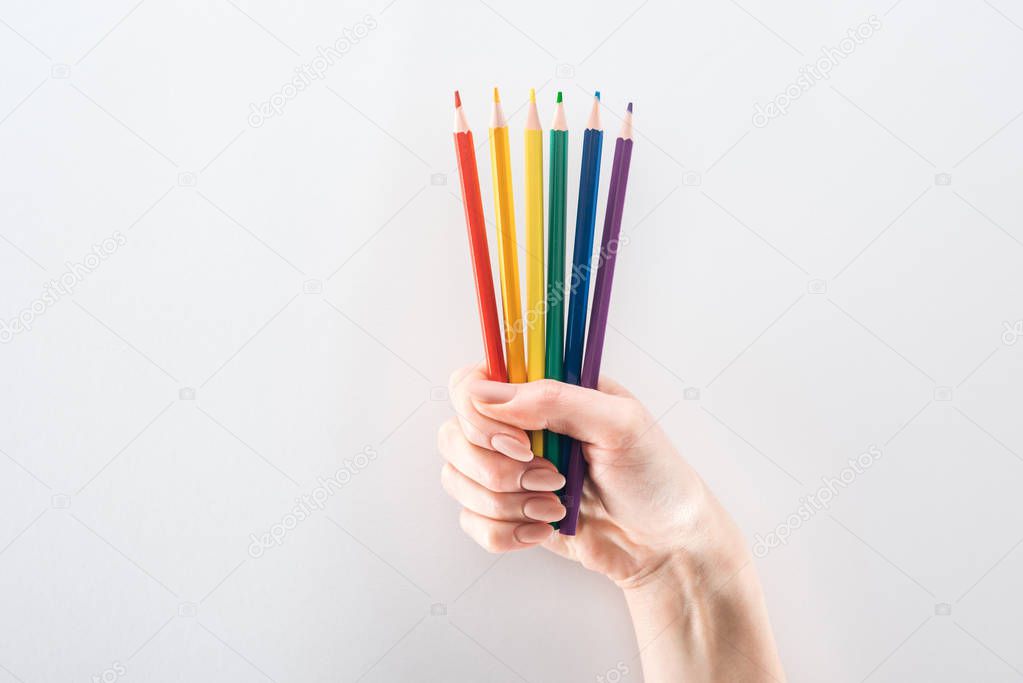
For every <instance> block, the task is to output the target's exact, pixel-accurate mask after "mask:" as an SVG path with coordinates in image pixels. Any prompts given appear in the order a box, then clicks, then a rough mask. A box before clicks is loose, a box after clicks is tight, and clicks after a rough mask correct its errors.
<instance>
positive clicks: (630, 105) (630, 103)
mask: <svg viewBox="0 0 1023 683" xmlns="http://www.w3.org/2000/svg"><path fill="white" fill-rule="evenodd" d="M625 110H626V111H628V112H629V113H630V114H631V113H632V102H629V106H628V107H626V108H625Z"/></svg>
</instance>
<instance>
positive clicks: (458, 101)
mask: <svg viewBox="0 0 1023 683" xmlns="http://www.w3.org/2000/svg"><path fill="white" fill-rule="evenodd" d="M461 106H462V98H461V97H459V96H458V91H457V90H456V91H455V109H458V108H459V107H461Z"/></svg>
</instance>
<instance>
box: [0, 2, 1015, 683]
mask: <svg viewBox="0 0 1023 683" xmlns="http://www.w3.org/2000/svg"><path fill="white" fill-rule="evenodd" d="M86 5H88V8H86ZM587 7H590V9H589V10H588V11H585V12H582V11H580V9H579V8H578V7H570V6H567V5H566V6H562V4H561V3H533V2H523V3H514V4H513V5H511V4H501V5H498V4H496V3H489V4H488V3H483V2H462V3H453V2H452V3H417V2H413V1H412V0H395V1H394V2H387V1H386V0H385V2H367V3H366V4H358V3H329V2H311V1H310V2H292V3H273V2H250V1H247V0H236V1H233V2H232V1H231V0H211V1H209V2H178V3H169V2H163V1H160V0H143V1H142V2H135V1H133V0H126V1H124V2H112V1H107V2H101V3H66V2H63V3H62V2H31V3H29V2H10V1H7V2H3V3H0V82H2V83H3V87H2V89H0V159H2V162H0V283H2V287H0V317H2V319H3V320H4V321H8V322H9V321H10V320H11V319H12V318H14V317H16V316H17V315H19V312H21V311H22V310H23V309H25V308H26V307H28V306H31V304H32V302H33V301H34V300H36V299H38V298H39V297H40V296H41V293H42V291H43V283H44V282H45V281H47V280H49V279H51V278H59V277H60V276H61V275H62V273H64V272H65V270H66V265H65V264H66V263H68V262H73V263H77V262H80V261H82V259H83V258H84V257H85V255H86V254H88V253H89V252H90V250H91V249H92V245H93V244H97V243H100V242H101V241H102V240H103V239H104V238H107V237H109V236H111V235H112V234H114V233H115V232H116V231H120V232H121V234H123V235H124V236H125V238H126V243H125V244H124V246H121V247H120V248H118V249H117V250H116V252H114V253H113V254H112V255H110V256H109V257H108V258H106V259H105V260H103V261H102V263H101V265H99V266H98V267H97V268H96V269H95V270H94V271H93V272H91V273H89V274H87V275H85V276H84V277H83V278H82V281H81V282H80V283H78V284H77V286H76V287H75V289H74V293H73V294H72V295H69V296H63V297H60V298H59V299H58V300H57V301H56V302H55V303H53V304H52V305H50V306H49V307H48V308H46V310H45V312H44V313H42V314H41V315H38V316H37V317H36V319H35V321H34V325H33V328H32V329H31V330H30V331H25V332H23V333H20V334H16V335H14V337H13V339H10V340H9V342H8V343H6V344H4V345H3V346H0V377H3V378H4V383H3V386H4V389H5V390H4V393H3V403H2V410H0V415H2V418H0V419H2V423H0V427H2V429H0V449H2V450H0V456H2V457H0V681H2V683H9V682H11V681H24V682H26V683H27V682H32V681H72V680H82V681H86V680H93V677H103V675H104V672H106V680H113V679H118V680H121V679H123V680H132V681H197V680H210V681H213V680H216V681H260V680H267V679H269V680H274V681H281V682H283V681H354V680H362V681H395V680H424V681H426V680H428V681H455V680H457V681H519V680H527V681H536V682H538V681H590V680H598V678H597V677H598V676H604V677H605V679H606V680H612V681H614V680H617V674H614V673H609V672H610V671H611V670H615V671H618V672H620V671H622V670H623V669H627V670H628V674H627V675H625V676H623V677H621V679H622V680H632V681H638V680H640V679H641V674H640V672H639V664H638V660H637V659H636V655H637V652H638V650H639V647H640V646H641V645H643V644H637V643H636V642H635V641H634V638H633V636H632V633H631V629H630V627H629V624H628V621H627V614H626V612H625V609H624V605H623V602H622V600H621V598H620V596H619V594H618V593H617V591H616V590H615V589H614V588H613V587H612V586H611V585H610V584H609V583H607V582H606V581H604V580H603V579H601V578H600V577H597V576H595V575H591V574H588V573H587V572H585V571H584V570H582V569H580V568H578V567H576V566H572V565H569V564H568V563H566V562H563V561H561V560H559V559H557V558H555V557H553V556H551V555H549V554H547V553H545V552H542V551H536V552H529V553H523V554H516V555H511V556H507V557H500V558H498V557H494V556H491V555H488V554H486V553H484V552H483V551H481V550H479V549H478V548H476V547H475V546H474V545H473V544H472V543H471V542H470V541H469V540H468V539H466V538H464V537H463V536H462V534H461V532H460V531H459V529H458V526H457V521H456V506H455V505H454V504H453V503H452V502H451V501H449V500H447V499H446V498H445V496H444V495H443V493H442V492H441V490H440V487H439V484H438V476H437V475H438V472H439V467H440V462H439V458H438V457H437V454H436V448H435V441H434V434H435V430H436V427H437V426H438V424H439V423H440V422H441V421H442V420H443V419H445V417H446V416H447V415H448V414H449V412H450V409H449V406H448V404H447V401H446V394H445V385H446V380H447V376H448V374H449V372H450V371H451V370H452V369H454V368H456V367H460V366H462V365H464V364H466V363H468V362H472V361H474V360H476V359H478V358H479V357H480V353H481V345H480V342H479V339H478V334H479V332H478V324H477V321H476V317H475V304H474V300H473V294H472V289H471V278H470V271H469V266H468V259H467V248H466V245H465V237H464V232H465V228H464V223H463V219H462V213H461V205H460V201H459V199H458V189H457V176H456V174H455V171H454V163H455V161H454V155H453V152H452V148H451V147H452V144H451V138H450V126H451V118H452V115H451V103H450V97H451V94H450V92H451V90H452V89H453V88H455V87H459V88H461V89H462V92H463V96H464V99H465V104H466V109H467V112H468V114H469V116H470V119H471V122H472V124H473V126H474V127H475V130H476V134H477V141H478V142H481V143H482V142H485V126H486V122H487V116H488V108H489V104H488V98H489V88H490V87H491V86H492V85H493V84H495V83H496V84H499V85H500V86H501V87H502V88H503V92H504V93H505V101H506V105H507V109H508V112H509V114H512V113H514V116H513V117H512V126H513V138H515V137H517V133H516V129H517V128H520V127H521V124H522V121H523V109H522V104H523V103H524V102H525V99H526V93H527V89H528V88H529V87H530V86H534V87H536V88H537V89H538V92H539V99H540V102H541V105H540V112H541V117H542V119H543V120H544V122H545V123H546V122H547V121H549V119H550V116H551V114H552V106H551V102H552V100H553V97H554V93H555V91H556V90H558V89H562V90H564V92H565V94H566V99H567V110H568V114H569V119H570V122H571V125H572V126H573V138H572V141H573V144H572V147H571V159H572V163H571V166H572V167H573V169H574V170H573V175H572V178H571V179H570V192H574V189H575V186H576V175H577V168H576V167H577V165H578V155H579V147H578V141H579V136H578V130H579V129H580V127H581V125H582V124H583V122H584V119H585V115H586V109H587V104H588V102H587V98H588V97H589V93H591V92H592V90H593V89H595V88H600V89H601V90H603V92H604V95H605V98H604V102H605V105H606V108H605V110H604V117H605V121H606V122H607V127H608V128H609V129H610V130H611V131H612V133H613V132H614V131H615V130H616V129H617V125H618V119H617V116H618V115H620V113H621V111H622V110H623V108H624V105H625V103H626V102H627V101H629V100H633V101H635V102H636V125H637V128H638V134H637V141H636V147H635V153H634V157H633V169H632V182H631V186H630V192H629V197H628V202H627V204H626V217H625V228H624V232H625V235H626V236H627V238H628V239H629V243H628V246H627V248H623V249H622V251H621V253H620V258H619V271H618V277H617V282H616V291H615V297H614V305H613V309H612V313H611V325H612V330H613V331H612V332H610V333H609V336H608V344H607V352H606V356H605V358H606V361H605V370H606V372H607V373H608V374H610V375H613V376H615V377H616V378H618V379H620V380H621V381H623V382H625V383H626V384H627V385H628V386H630V387H631V388H632V389H633V390H634V391H635V392H636V393H637V394H638V395H639V396H640V397H641V398H642V399H643V400H644V402H646V404H647V405H648V406H649V407H650V409H651V411H652V412H653V413H654V414H655V415H657V416H659V418H660V421H661V423H662V425H663V426H664V428H665V429H666V430H667V431H668V433H669V434H670V435H671V436H672V437H673V438H674V439H675V440H676V442H677V443H678V444H679V446H680V449H681V450H682V451H683V453H684V455H685V456H686V457H687V458H688V459H689V460H690V461H691V462H692V463H693V464H694V465H695V466H696V468H697V469H698V470H699V471H700V472H701V473H702V475H703V476H704V477H705V478H706V479H707V481H708V482H709V484H710V486H711V487H712V488H713V489H714V490H715V491H716V493H717V494H718V496H719V497H720V498H721V499H722V500H723V501H724V503H725V504H726V506H727V507H728V508H729V509H730V510H731V511H732V512H733V514H734V515H735V517H736V519H737V520H738V522H739V523H740V525H741V526H742V528H743V530H744V531H745V532H746V534H747V535H748V537H749V538H750V539H751V542H752V539H753V538H754V537H755V536H756V535H757V534H768V533H769V532H771V531H772V530H773V529H775V528H776V527H777V526H778V525H779V524H782V523H785V521H786V519H787V517H788V516H789V515H790V513H793V512H794V511H796V510H797V508H798V507H799V505H800V501H801V498H802V497H804V496H806V495H809V494H811V493H813V492H814V491H816V490H817V489H819V488H820V487H821V486H822V481H821V478H822V477H833V476H836V475H837V474H838V473H839V472H840V470H841V469H842V467H843V466H845V464H846V461H847V459H848V458H851V457H855V456H857V455H858V454H860V453H863V452H865V451H866V450H867V449H868V448H869V447H870V446H871V445H874V446H877V447H879V448H880V449H881V451H882V453H883V455H882V457H881V458H880V459H879V460H878V461H877V462H875V463H874V464H873V465H872V466H871V467H870V468H869V469H868V470H867V471H865V472H864V473H862V474H861V475H859V476H858V477H857V478H856V480H855V481H854V482H853V483H851V484H850V485H849V486H848V487H846V488H844V489H842V490H841V491H840V493H839V495H838V496H837V497H836V499H835V500H834V502H833V503H832V505H831V506H830V508H829V509H828V510H826V511H821V512H819V513H817V514H815V515H813V516H812V517H811V518H810V519H809V520H807V521H806V522H805V523H802V524H801V526H800V527H799V528H798V529H797V530H795V531H794V532H793V533H792V534H791V538H790V540H789V541H788V543H787V544H785V545H784V546H782V547H779V548H776V549H774V550H772V551H771V552H770V553H768V554H767V556H766V557H764V558H762V559H758V560H757V566H758V568H759V571H760V573H761V576H762V579H763V582H764V584H765V588H766V592H767V598H768V602H769V605H770V608H771V614H772V619H773V623H774V626H775V629H776V634H777V637H778V641H779V645H780V648H781V652H782V656H783V659H784V661H785V665H786V668H787V671H788V673H789V675H790V677H791V679H792V680H797V681H824V680H827V681H860V680H863V679H869V680H871V681H904V680H926V681H946V680H947V681H953V680H955V681H959V680H971V681H981V680H983V681H1008V680H1018V679H1020V678H1023V673H1021V671H1023V635H1021V634H1023V628H1021V627H1023V624H1021V616H1020V614H1021V610H1020V601H1021V598H1023V594H1021V589H1020V583H1019V578H1018V577H1019V576H1020V573H1021V571H1023V550H1021V549H1020V547H1019V545H1020V541H1021V536H1023V506H1021V505H1020V502H1019V500H1020V499H1019V493H1018V492H1019V490H1020V488H1021V486H1023V462H1021V455H1020V454H1021V453H1023V422H1021V421H1020V420H1019V409H1020V405H1021V399H1023V390H1021V387H1023V355H1021V354H1023V344H1014V343H1011V342H1014V341H1015V336H1014V335H1006V337H1005V340H1004V341H1003V332H1004V331H1005V323H1008V324H1009V326H1010V328H1011V327H1012V323H1014V322H1015V321H1017V320H1020V319H1023V303H1021V300H1020V292H1021V291H1023V274H1021V273H1023V270H1021V265H1023V244H1021V242H1020V240H1021V239H1023V226H1021V219H1023V210H1021V204H1020V200H1019V197H1020V191H1019V187H1020V183H1021V182H1023V171H1021V168H1023V167H1021V164H1020V159H1021V158H1023V122H1020V120H1019V119H1020V116H1021V113H1023V90H1021V89H1020V88H1019V73H1020V71H1021V67H1023V9H1021V8H1020V7H1019V4H1018V3H1014V2H1010V1H1009V0H991V2H985V1H982V0H977V1H972V0H969V1H963V2H948V1H939V2H924V1H923V0H898V1H895V2H892V0H884V1H883V2H881V1H878V2H842V3H819V2H811V1H809V0H806V1H799V2H792V3H782V4H779V3H769V2H766V1H760V0H740V2H718V3H694V2H686V3H671V2H667V1H666V0H646V1H641V2H634V1H627V2H623V3H606V2H605V3H587ZM367 15H372V18H373V20H374V21H375V23H376V28H374V29H373V30H372V31H370V33H369V35H367V36H366V37H365V38H364V39H362V40H360V41H359V42H358V44H356V45H354V46H353V47H352V49H351V51H350V52H348V53H347V54H345V55H344V57H343V59H341V60H340V61H339V62H338V63H337V64H335V65H333V66H332V67H331V68H330V70H329V72H328V73H327V75H326V77H325V78H324V79H322V80H317V81H315V82H314V83H313V84H312V86H311V87H309V88H308V89H306V90H304V91H302V92H300V93H298V95H297V96H296V97H294V98H293V99H292V100H291V101H289V102H288V103H287V106H286V107H285V108H284V111H283V112H282V113H281V115H279V116H274V117H272V118H270V119H268V120H267V121H266V122H265V123H264V124H263V125H262V126H259V127H253V126H251V125H249V113H250V108H249V107H250V104H252V103H258V102H261V101H264V100H266V99H267V98H269V97H270V96H271V95H272V94H274V93H275V92H278V91H279V90H280V89H281V86H282V85H283V84H284V83H285V82H287V81H288V80H289V79H290V78H292V77H293V76H294V73H295V71H294V69H295V68H296V67H301V66H302V65H305V64H309V63H310V62H311V61H312V60H313V59H314V57H315V56H316V48H317V46H318V45H327V44H330V43H332V42H333V41H334V40H336V39H337V38H338V37H339V36H340V35H342V31H343V29H344V28H345V27H352V26H354V25H355V24H357V23H358V22H360V21H364V20H365V17H366V16H367ZM871 15H876V16H877V17H878V18H879V19H880V20H881V23H882V28H881V29H880V30H878V31H877V32H876V34H875V35H873V36H872V37H871V38H869V40H866V41H864V43H863V44H862V45H859V46H858V47H856V49H855V51H854V52H853V53H852V54H851V55H849V56H848V57H847V58H845V59H844V60H842V61H841V63H840V64H839V65H838V66H836V67H835V68H834V70H833V72H832V75H831V77H830V78H829V79H828V80H824V81H821V82H818V83H816V84H815V85H814V86H813V87H812V88H810V89H809V91H808V92H806V93H805V94H803V95H802V96H801V97H800V98H798V99H797V100H795V101H794V102H792V104H791V107H790V108H789V111H788V113H787V114H786V115H785V116H781V117H779V118H777V119H774V120H772V121H770V123H769V125H767V126H765V127H763V128H758V127H756V126H754V125H753V124H752V121H751V116H752V113H753V107H754V103H756V102H759V103H766V102H767V101H768V100H769V99H771V98H772V97H774V96H775V95H776V94H778V93H780V92H783V91H784V90H785V88H786V87H787V86H788V85H789V84H790V83H792V82H793V81H794V80H795V79H796V78H797V77H798V76H799V69H800V67H802V66H803V65H806V64H809V63H811V62H813V61H815V60H816V59H817V58H818V57H819V56H820V50H821V47H822V46H834V45H837V44H838V43H839V41H840V40H841V39H842V38H843V37H845V36H846V32H847V30H848V29H850V28H855V27H856V26H858V25H859V24H861V23H862V22H864V21H866V20H867V19H868V17H869V16H871ZM609 137H610V136H609ZM610 147H611V146H610V145H607V146H606V149H605V152H606V153H605V164H607V163H609V155H610ZM513 149H515V151H516V154H518V155H520V154H521V149H520V145H519V144H513ZM479 161H480V164H481V169H482V171H483V178H484V186H485V192H486V193H487V195H486V196H485V198H484V200H485V204H486V206H487V207H488V210H489V208H490V207H491V202H490V196H489V185H490V183H489V172H488V171H487V165H488V156H487V154H486V151H485V148H484V149H483V150H481V153H480V157H479ZM515 163H516V176H517V177H519V174H520V173H521V158H520V156H517V157H516V159H515ZM605 168H607V167H605ZM437 174H441V175H437ZM941 174H947V176H942V175H941ZM607 175H608V174H607V173H606V172H605V173H604V180H605V182H606V179H607ZM520 189H521V188H520ZM573 197H574V195H573ZM571 203H572V206H573V215H574V199H573V200H572V202H571ZM601 206H603V204H601ZM519 208H520V210H521V205H520V207H519ZM602 210H603V209H602V208H601V211H602ZM687 389H688V392H687ZM367 447H368V448H370V449H371V451H372V452H374V453H376V457H375V458H374V459H372V460H371V461H370V462H369V463H368V464H366V466H365V467H363V468H361V469H360V470H359V472H358V473H357V474H356V475H355V476H353V477H352V478H351V480H350V481H348V482H347V483H346V485H345V487H344V488H343V489H342V490H341V491H337V492H335V493H334V494H333V495H331V496H330V499H329V502H328V504H327V507H326V509H325V510H324V511H322V512H318V513H316V514H314V515H312V516H311V517H309V518H308V519H306V520H304V521H302V522H301V523H299V524H298V526H297V527H296V528H294V529H292V530H290V531H289V532H288V533H287V536H286V538H285V539H284V541H283V544H282V545H281V546H280V547H273V548H270V549H269V550H267V551H266V552H265V553H264V554H263V555H262V556H261V557H259V558H254V557H251V556H250V555H249V553H248V546H249V544H250V534H262V533H266V531H267V530H268V529H269V528H270V527H271V525H272V524H274V523H277V522H280V521H281V520H282V518H283V517H284V515H286V513H287V512H288V510H289V509H290V508H291V507H292V505H293V504H294V500H295V498H296V497H298V496H300V495H302V494H308V493H310V492H311V491H312V490H313V489H314V488H315V487H316V486H317V482H316V479H317V477H328V476H330V475H331V474H332V473H334V472H335V470H337V469H338V468H339V467H341V466H342V465H343V464H344V462H345V461H346V460H349V461H350V460H352V459H353V458H355V457H356V455H357V454H358V453H359V452H361V451H363V449H365V448H367ZM364 464H365V463H364ZM943 604H944V605H946V606H944V607H942V606H941V605H943Z"/></svg>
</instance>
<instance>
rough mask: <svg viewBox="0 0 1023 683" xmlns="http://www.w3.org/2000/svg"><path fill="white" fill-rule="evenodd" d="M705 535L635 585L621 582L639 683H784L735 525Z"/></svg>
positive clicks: (753, 572) (761, 600) (757, 584)
mask: <svg viewBox="0 0 1023 683" xmlns="http://www.w3.org/2000/svg"><path fill="white" fill-rule="evenodd" d="M724 526H727V527H731V523H730V522H726V523H725V524H724ZM722 531H723V529H722ZM703 537H704V538H705V539H707V540H706V544H704V547H701V543H699V542H696V543H693V546H692V547H690V548H689V549H688V550H683V551H679V552H678V553H677V554H675V555H674V556H672V557H671V558H670V559H669V560H668V561H666V562H665V563H664V564H663V565H662V566H661V567H659V568H658V569H657V570H656V571H655V572H653V573H651V574H650V575H649V576H648V577H647V578H646V580H644V581H643V582H642V583H641V584H639V585H634V586H628V585H627V586H623V588H624V591H625V597H626V601H627V603H628V606H629V612H630V614H631V615H632V622H633V626H634V628H635V631H636V640H637V642H638V645H639V654H640V658H641V661H642V665H643V673H644V677H645V680H646V681H647V683H667V682H669V681H670V682H672V683H674V682H676V681H694V682H697V681H783V680H784V678H785V674H784V671H783V670H782V668H781V662H780V661H779V659H778V655H777V651H776V648H775V643H774V637H773V635H772V633H771V626H770V622H769V620H768V616H767V608H766V605H765V603H764V598H763V592H762V590H761V588H760V581H759V579H758V578H757V574H756V570H755V568H754V566H753V564H752V562H751V557H750V554H749V552H748V550H747V549H746V548H745V546H744V544H743V543H742V540H741V537H740V536H739V535H738V532H737V531H734V529H732V530H730V531H729V532H726V533H724V534H722V535H718V533H715V532H711V533H709V534H705V535H704V536H703Z"/></svg>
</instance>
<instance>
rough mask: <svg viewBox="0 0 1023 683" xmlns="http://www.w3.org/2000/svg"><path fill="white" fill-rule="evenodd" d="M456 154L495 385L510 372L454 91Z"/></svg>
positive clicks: (465, 127)
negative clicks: (506, 360) (506, 361)
mask: <svg viewBox="0 0 1023 683" xmlns="http://www.w3.org/2000/svg"><path fill="white" fill-rule="evenodd" d="M455 155H456V156H457V157H458V177H459V179H460V181H461V185H462V204H463V205H464V206H465V227H466V228H467V230H468V232H469V251H470V253H471V255H472V275H473V278H474V279H475V280H476V301H477V304H478V306H479V315H480V327H481V328H482V330H483V347H484V351H485V352H486V358H487V376H488V377H490V379H491V380H493V381H495V382H507V381H508V370H507V369H506V368H505V365H504V350H503V349H502V346H501V345H502V343H503V341H502V337H501V327H500V324H499V323H498V319H497V302H496V299H495V298H494V274H493V272H492V271H491V270H490V250H489V249H488V248H487V223H486V219H485V218H484V215H483V199H482V198H481V197H480V177H479V172H478V171H477V169H476V146H475V145H474V144H473V141H472V131H471V130H469V123H468V122H467V121H466V120H465V113H464V112H463V111H462V98H461V97H459V96H458V91H457V90H456V91H455Z"/></svg>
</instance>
